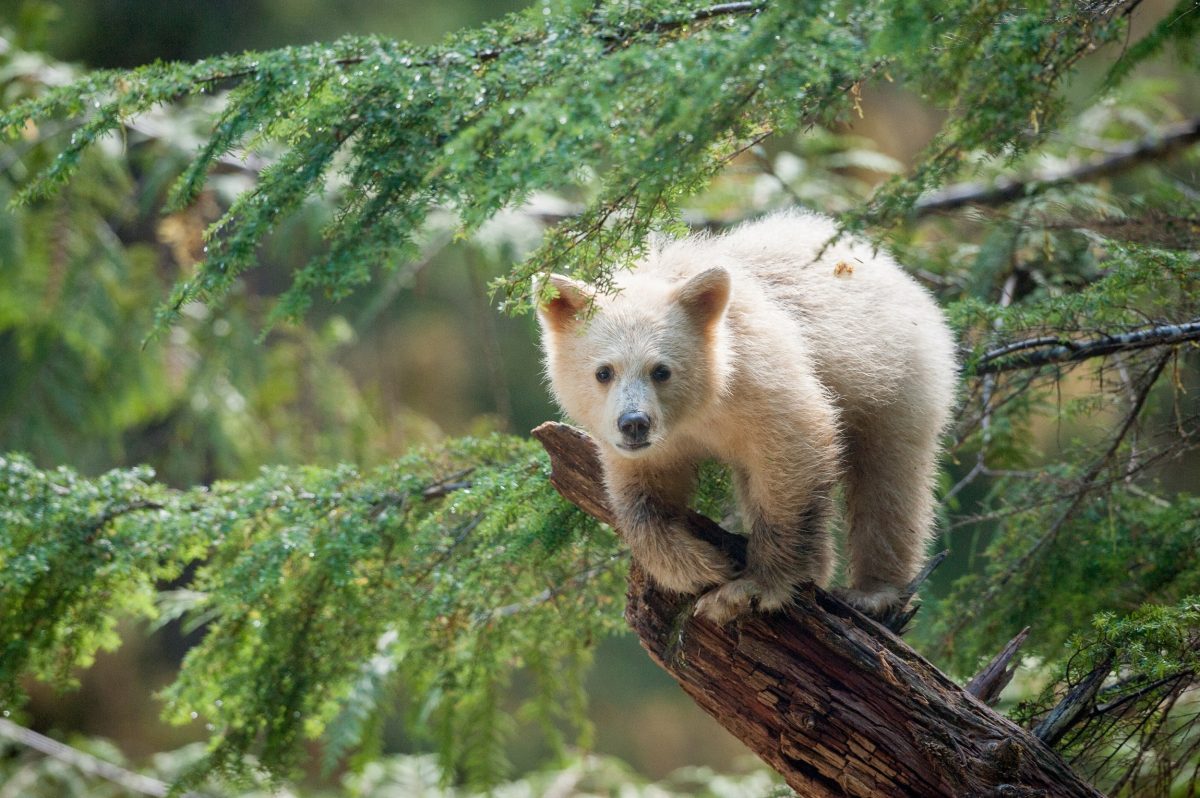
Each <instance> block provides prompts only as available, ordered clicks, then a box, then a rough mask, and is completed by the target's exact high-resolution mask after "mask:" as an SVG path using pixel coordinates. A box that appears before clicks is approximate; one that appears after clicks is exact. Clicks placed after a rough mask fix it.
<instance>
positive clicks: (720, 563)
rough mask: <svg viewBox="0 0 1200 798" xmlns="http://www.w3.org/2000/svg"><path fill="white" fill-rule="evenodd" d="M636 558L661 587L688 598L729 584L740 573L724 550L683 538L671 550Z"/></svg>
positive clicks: (639, 554)
mask: <svg viewBox="0 0 1200 798" xmlns="http://www.w3.org/2000/svg"><path fill="white" fill-rule="evenodd" d="M634 556H635V557H637V558H638V561H639V562H641V564H642V567H644V568H645V569H646V570H647V571H649V572H650V576H651V577H653V579H654V582H655V583H656V584H657V585H658V586H659V587H661V588H664V589H666V590H669V591H671V592H674V593H682V594H685V595H695V594H696V593H699V592H700V591H702V590H704V589H705V588H709V587H712V586H713V585H719V584H721V583H723V582H728V581H729V580H730V579H732V578H733V577H734V574H735V573H736V570H735V568H734V565H733V562H732V561H731V560H730V559H729V558H728V557H726V556H725V555H724V554H722V553H721V551H720V549H718V548H717V547H716V546H713V545H710V544H708V543H705V542H704V541H702V540H696V539H694V538H682V537H681V538H680V539H679V542H678V543H677V544H675V545H672V546H669V547H662V548H652V549H648V550H642V551H637V550H635V552H634Z"/></svg>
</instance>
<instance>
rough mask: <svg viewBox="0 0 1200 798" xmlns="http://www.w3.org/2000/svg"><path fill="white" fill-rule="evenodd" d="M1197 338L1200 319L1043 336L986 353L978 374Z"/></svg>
mask: <svg viewBox="0 0 1200 798" xmlns="http://www.w3.org/2000/svg"><path fill="white" fill-rule="evenodd" d="M1197 340H1200V319H1195V320H1193V321H1188V322H1184V323H1182V324H1163V325H1159V326H1157V327H1149V328H1146V329H1142V330H1135V331H1133V332H1127V333H1118V334H1116V335H1101V336H1099V337H1096V338H1088V339H1085V340H1082V341H1073V340H1071V339H1069V338H1062V337H1059V336H1041V337H1038V338H1030V339H1028V340H1025V341H1016V342H1014V343H1011V344H1005V345H1004V346H1002V347H1000V348H998V349H994V350H992V351H991V352H988V353H986V354H985V355H984V356H983V357H981V358H980V359H979V364H978V365H977V366H976V367H975V374H976V375H984V374H998V373H1001V372H1005V371H1015V370H1017V369H1027V368H1037V367H1038V366H1046V365H1050V364H1053V363H1077V362H1079V361H1081V360H1087V359H1089V358H1093V357H1103V356H1104V355H1111V354H1114V353H1116V352H1129V351H1133V350H1136V349H1149V348H1151V347H1156V346H1176V345H1178V344H1182V343H1186V342H1188V341H1197ZM1030 349H1032V350H1036V351H1033V352H1028V353H1026V354H1020V355H1014V354H1013V353H1015V352H1025V351H1026V350H1030Z"/></svg>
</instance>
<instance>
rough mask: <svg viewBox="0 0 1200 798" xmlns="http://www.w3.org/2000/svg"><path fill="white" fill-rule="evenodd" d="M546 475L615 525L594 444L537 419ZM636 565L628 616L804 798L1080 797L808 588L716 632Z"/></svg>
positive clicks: (1004, 728)
mask: <svg viewBox="0 0 1200 798" xmlns="http://www.w3.org/2000/svg"><path fill="white" fill-rule="evenodd" d="M533 434H534V436H535V437H536V438H537V439H538V440H539V441H541V442H542V444H543V445H544V446H545V447H546V450H547V451H548V452H549V453H550V458H551V463H552V466H553V469H552V476H551V481H552V482H553V483H554V485H555V487H556V488H558V490H559V492H561V493H562V494H563V496H564V497H566V498H567V499H568V500H569V501H571V502H573V503H574V504H576V505H578V506H579V507H580V508H582V509H583V510H584V511H585V512H587V513H589V514H591V515H593V516H595V517H596V518H598V519H600V520H601V521H604V522H606V523H609V524H611V523H612V514H611V512H610V510H609V508H608V504H607V498H606V496H605V492H604V487H603V478H602V472H601V468H600V463H599V460H598V459H597V457H596V451H595V445H594V444H593V442H592V440H591V439H590V438H588V437H587V436H586V435H585V434H584V433H582V432H580V431H579V430H576V429H574V428H572V427H568V426H566V425H563V424H554V423H546V424H543V425H541V426H540V427H538V428H537V429H536V430H534V431H533ZM690 523H691V526H692V531H693V532H694V533H695V534H696V535H697V536H699V537H702V538H704V539H706V540H709V541H712V542H714V543H717V544H718V545H720V546H722V547H723V548H724V549H725V550H726V551H728V552H730V554H731V555H732V556H734V557H735V558H737V559H742V558H743V554H744V540H743V539H742V538H740V537H738V536H735V535H731V534H729V533H728V532H725V531H724V530H722V529H721V528H720V527H719V526H717V525H716V524H714V523H713V522H712V521H710V520H708V519H706V518H704V517H702V516H700V515H697V514H693V515H692V516H691V518H690ZM692 603H693V599H691V598H688V597H678V596H671V595H668V594H665V593H663V592H661V591H659V590H658V589H656V588H655V587H654V586H653V585H652V584H651V583H650V582H649V580H648V579H647V578H646V576H645V575H644V574H643V573H642V572H641V569H639V568H638V567H637V565H636V564H634V566H633V568H632V569H631V574H630V583H629V594H628V608H627V609H626V613H625V617H626V620H627V621H628V622H629V625H630V626H631V627H632V628H633V630H634V631H635V632H636V633H637V635H638V637H639V639H640V640H641V642H642V645H643V646H644V647H645V648H646V650H647V651H648V652H649V653H650V656H651V657H652V658H653V659H654V661H655V662H657V663H658V664H659V665H660V666H662V667H663V668H664V669H665V670H666V671H667V672H668V673H670V674H671V676H673V677H674V678H675V680H676V681H678V682H679V684H680V685H681V686H682V687H683V689H684V690H685V691H686V692H687V693H688V695H690V696H691V697H692V698H693V699H694V700H695V701H696V703H697V704H699V705H700V706H701V707H703V708H704V709H705V711H707V712H708V713H709V714H711V715H712V716H713V717H714V718H716V719H717V720H718V721H719V722H720V723H721V725H722V726H724V727H725V728H726V729H728V730H729V731H730V732H732V733H733V734H734V735H735V736H736V737H738V738H739V739H740V740H742V741H743V742H744V743H745V744H746V745H747V746H748V747H749V748H750V749H751V750H753V751H754V752H755V753H756V754H758V755H759V756H760V757H762V758H763V760H765V761H766V762H767V763H768V764H769V765H771V767H773V768H775V769H776V770H777V771H779V772H780V773H781V774H782V775H783V777H784V779H785V780H786V781H787V783H788V784H789V785H791V787H792V788H793V789H795V790H796V791H797V792H798V793H800V794H801V795H805V796H863V797H864V798H867V797H870V798H878V796H915V797H918V798H933V797H934V796H946V798H965V797H966V796H997V797H999V796H1013V797H1014V798H1016V797H1017V796H1035V795H1036V796H1043V795H1047V796H1089V798H1095V796H1098V795H1099V793H1098V792H1096V791H1095V790H1094V789H1092V788H1091V787H1090V786H1089V785H1087V784H1086V783H1084V782H1083V781H1082V780H1080V779H1079V777H1078V776H1076V775H1075V774H1074V773H1073V772H1072V771H1071V769H1070V768H1069V767H1068V766H1067V765H1066V763H1064V762H1063V761H1062V759H1060V758H1059V756H1058V755H1057V754H1056V753H1054V751H1052V750H1050V749H1049V748H1047V747H1046V746H1045V745H1044V744H1042V743H1041V742H1040V741H1039V740H1038V739H1037V738H1036V737H1034V736H1033V735H1032V734H1031V733H1029V732H1028V731H1026V730H1025V729H1022V728H1020V727H1019V726H1017V725H1015V724H1013V723H1012V722H1011V721H1009V720H1007V719H1005V718H1003V717H1001V716H999V715H997V714H996V713H995V712H993V711H992V710H991V709H989V708H988V707H987V706H986V705H984V704H983V703H982V702H980V701H979V700H977V699H976V698H975V697H973V696H972V695H970V694H969V693H967V692H965V691H964V690H963V689H962V688H960V687H958V686H957V685H956V684H955V683H954V682H952V681H951V680H950V679H949V678H948V677H947V676H946V675H945V674H943V673H942V672H941V671H939V670H938V669H937V668H935V667H933V665H931V664H930V663H928V662H926V661H925V659H924V658H922V657H921V656H920V655H919V654H917V653H916V652H915V651H913V650H912V649H911V648H909V647H908V646H907V645H905V644H904V643H903V642H902V641H901V640H900V639H899V638H897V637H896V636H895V635H893V634H892V633H891V632H889V631H888V630H886V629H884V628H883V627H882V626H880V625H878V624H876V623H875V622H873V621H871V620H869V619H867V618H865V617H864V616H862V615H860V614H858V613H857V612H855V611H854V610H852V609H850V608H849V607H847V606H846V605H845V604H843V603H842V602H840V601H838V600H837V599H836V598H834V597H833V596H830V595H829V594H828V593H826V592H825V591H823V590H821V589H820V588H818V587H815V586H813V585H804V586H801V587H800V588H798V589H797V591H796V594H795V600H794V605H795V606H794V608H792V609H790V610H789V611H787V612H786V613H777V614H773V615H769V616H758V615H756V616H750V617H745V618H741V619H739V620H737V621H735V622H733V623H731V624H729V625H727V626H725V627H718V626H715V625H713V624H712V623H709V622H708V621H706V620H703V619H699V618H695V617H693V616H692V613H691V609H692Z"/></svg>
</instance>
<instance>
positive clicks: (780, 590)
mask: <svg viewBox="0 0 1200 798" xmlns="http://www.w3.org/2000/svg"><path fill="white" fill-rule="evenodd" d="M835 232H836V231H835V227H834V225H833V223H832V222H831V221H830V220H829V219H826V218H825V217H822V216H817V215H812V214H803V213H795V212H792V213H781V214H777V215H773V216H769V217H767V218H765V219H763V220H761V221H758V222H754V223H751V224H747V225H744V226H742V227H740V228H738V229H736V230H734V231H732V232H731V233H728V234H726V235H723V236H719V237H705V236H697V237H692V238H688V239H684V240H681V241H674V242H669V243H665V244H663V245H661V246H659V247H657V248H655V249H654V251H653V252H652V253H651V254H650V255H649V256H648V257H647V258H646V259H645V260H644V261H643V262H642V263H641V264H639V265H638V267H637V268H636V269H634V270H633V271H631V272H628V273H623V274H621V275H619V276H618V279H617V285H618V289H619V290H618V291H617V293H615V294H613V295H595V294H593V292H592V291H591V290H590V289H589V288H588V287H587V286H585V285H583V284H580V283H577V282H574V281H570V280H568V279H566V278H563V277H558V276H552V277H551V278H549V279H550V281H551V282H552V284H553V285H554V286H555V289H556V291H557V294H558V296H557V298H555V299H553V300H550V301H548V302H546V303H544V304H543V305H542V306H541V308H540V309H539V319H540V321H541V324H542V328H543V336H542V341H543V348H544V350H545V356H546V371H547V374H548V375H549V378H550V384H551V386H552V389H553V391H554V395H555V397H556V399H557V401H558V403H559V405H560V406H561V407H562V408H563V410H564V411H565V412H566V413H567V414H568V415H569V416H570V417H572V418H573V419H575V420H576V421H578V422H579V423H581V424H582V425H583V426H584V427H585V428H587V429H588V431H589V432H591V434H592V435H593V437H595V439H596V440H597V442H598V443H599V446H600V450H601V457H602V460H603V463H604V468H605V475H606V479H607V487H608V492H609V496H610V499H611V503H612V506H613V509H614V511H615V513H616V515H617V517H618V519H619V524H620V526H621V527H622V531H623V532H624V534H625V537H626V539H627V541H628V543H629V545H630V548H631V549H632V551H633V553H634V556H636V557H637V558H638V560H639V562H640V563H641V564H642V565H643V567H645V568H646V570H647V571H648V572H649V573H650V574H651V576H652V577H653V578H654V579H655V580H656V581H657V582H658V583H659V584H660V585H661V586H662V587H664V588H667V589H670V590H673V591H678V592H681V593H699V592H701V591H704V590H705V589H708V592H707V593H705V594H704V595H703V596H702V597H701V598H700V600H699V601H698V603H697V612H699V613H702V614H705V615H707V616H708V617H710V618H712V619H714V620H716V621H718V622H725V621H727V620H729V619H730V618H732V617H734V616H736V615H737V614H739V613H741V612H743V611H745V610H746V609H747V608H748V607H750V606H751V605H752V604H757V606H758V607H759V609H761V610H764V611H769V610H773V609H777V608H779V607H781V606H782V605H783V604H784V603H786V602H787V601H788V600H789V597H790V596H791V592H792V589H793V587H794V586H795V585H796V584H797V583H799V582H801V581H804V580H814V581H816V582H818V583H825V582H826V581H827V580H828V579H829V576H830V573H831V570H832V567H833V555H832V552H833V548H832V544H831V541H830V536H829V533H828V530H827V528H826V527H827V519H828V516H829V513H830V508H831V499H830V492H831V490H832V488H833V485H834V483H835V481H837V480H839V479H840V480H841V481H842V482H843V484H844V486H845V497H846V513H847V519H846V520H847V529H848V540H847V545H846V551H847V557H848V563H847V565H848V574H849V581H850V585H849V589H848V590H846V591H845V595H846V596H847V597H848V598H849V599H850V600H852V601H853V602H855V603H856V604H858V605H859V606H860V607H862V608H864V609H866V610H868V611H879V610H881V609H884V608H886V607H887V606H889V605H890V604H893V603H895V602H896V600H897V596H898V591H899V589H900V588H901V587H902V586H903V585H904V584H905V583H906V582H907V581H908V580H909V579H910V578H911V577H912V576H913V575H914V574H915V572H916V571H917V570H918V569H919V568H920V565H921V563H922V561H923V559H924V556H925V546H926V543H927V541H928V539H929V536H930V532H931V527H932V520H933V518H932V488H933V479H934V474H935V469H936V460H937V456H938V443H939V438H940V437H941V434H942V431H943V429H944V427H945V425H946V423H947V420H948V418H949V414H950V410H951V406H952V404H953V402H954V395H955V372H956V365H955V358H954V344H953V339H952V336H951V333H950V331H949V329H948V328H947V326H946V323H945V320H944V318H943V316H942V313H941V311H940V310H939V309H938V307H937V305H936V304H935V302H934V301H933V299H932V298H931V297H930V296H929V295H928V294H927V293H926V292H925V291H924V290H923V289H922V288H921V287H920V286H918V285H917V284H916V283H915V282H914V281H913V280H912V278H910V277H909V276H908V275H906V274H905V273H904V272H903V271H902V270H901V269H900V268H899V267H898V266H897V265H896V264H895V262H894V261H893V260H892V259H891V258H890V257H888V256H887V255H884V254H881V253H878V252H875V251H873V250H872V249H871V247H870V246H869V245H868V244H865V243H863V242H861V241H856V240H849V239H844V240H841V241H838V242H836V243H833V244H831V245H829V246H828V247H827V248H826V249H825V250H824V251H823V252H822V251H821V250H822V247H825V246H826V244H827V243H828V242H829V241H830V239H831V238H832V237H833V236H834V234H835ZM660 366H665V367H666V368H667V369H669V372H670V374H669V377H668V378H667V379H665V380H661V379H656V377H655V374H656V372H655V371H654V370H655V369H656V368H657V367H660ZM601 369H607V370H608V372H607V374H609V375H611V376H610V379H609V380H608V381H607V382H601V381H599V380H598V379H597V372H598V370H601ZM603 375H604V373H603V372H602V376H603ZM662 375H663V372H662V371H659V372H657V376H658V377H660V378H661V377H662ZM633 412H637V413H644V414H645V417H646V418H647V419H648V420H649V434H648V436H647V438H646V441H645V444H646V445H644V446H643V448H640V449H638V450H636V451H627V450H625V449H622V448H621V445H622V444H630V441H631V439H630V438H629V437H627V436H626V435H624V434H623V433H622V432H621V430H620V429H619V428H618V424H619V422H620V421H621V419H622V415H623V414H629V413H633ZM632 417H633V416H626V418H632ZM630 445H632V444H630ZM705 458H716V459H718V460H720V461H722V462H724V463H727V464H728V465H729V466H731V468H732V471H733V474H734V478H735V483H736V486H737V493H738V498H739V504H740V507H741V510H742V515H743V519H744V526H745V528H746V530H747V531H748V532H749V535H750V540H749V553H748V562H747V566H746V568H745V570H744V571H743V572H741V573H735V572H734V568H733V566H732V564H731V563H730V562H729V561H728V560H727V559H726V558H725V557H724V556H723V555H721V554H720V553H719V552H718V551H717V550H716V549H714V548H713V547H711V546H709V545H708V544H705V543H703V542H701V541H698V540H696V539H695V538H693V537H691V536H690V535H688V534H687V533H686V532H685V531H683V529H682V528H681V526H680V525H679V518H680V515H681V512H682V510H683V509H684V508H685V507H686V506H687V504H688V502H689V500H690V498H691V495H692V492H693V490H694V487H695V479H696V468H697V465H698V463H699V462H700V461H701V460H703V459H705Z"/></svg>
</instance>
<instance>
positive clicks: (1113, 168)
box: [916, 117, 1200, 216]
mask: <svg viewBox="0 0 1200 798" xmlns="http://www.w3.org/2000/svg"><path fill="white" fill-rule="evenodd" d="M1197 142H1200V117H1193V118H1192V119H1189V120H1187V121H1186V122H1180V123H1178V124H1175V125H1170V126H1168V127H1165V128H1163V129H1162V130H1159V131H1156V132H1154V133H1151V134H1149V135H1147V136H1144V137H1143V138H1141V139H1138V140H1137V141H1132V142H1127V143H1125V144H1121V145H1119V146H1117V147H1115V148H1114V149H1113V150H1112V151H1111V152H1110V153H1109V154H1107V155H1105V156H1104V157H1101V158H1097V159H1095V160H1092V161H1088V162H1086V163H1082V164H1077V165H1074V166H1070V167H1066V168H1062V169H1056V170H1053V171H1047V172H1042V173H1040V174H1035V175H1032V176H1031V177H1028V178H1025V179H1023V180H1001V181H998V182H996V183H991V184H987V183H978V182H970V183H960V184H958V185H954V186H949V187H947V188H944V189H942V190H941V191H938V192H935V193H934V194H931V195H929V196H927V197H924V198H923V199H920V200H917V204H916V212H917V215H918V216H927V215H929V214H932V213H938V212H941V211H949V210H955V209H957V208H962V207H964V206H967V205H983V206H997V205H1004V204H1006V203H1009V202H1013V201H1014V200H1018V199H1022V198H1024V197H1028V196H1031V195H1033V194H1036V193H1040V192H1042V191H1044V190H1046V189H1048V188H1051V187H1053V186H1059V185H1063V184H1067V183H1087V182H1091V181H1093V180H1099V179H1100V178H1102V177H1109V176H1111V175H1115V174H1118V173H1120V172H1124V171H1127V170H1129V169H1132V168H1134V167H1137V166H1141V165H1143V164H1146V163H1150V162H1153V161H1158V160H1161V159H1163V158H1169V157H1170V156H1172V155H1174V154H1176V153H1178V152H1180V151H1182V150H1184V149H1187V148H1188V147H1190V146H1192V145H1193V144H1195V143H1197Z"/></svg>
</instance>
